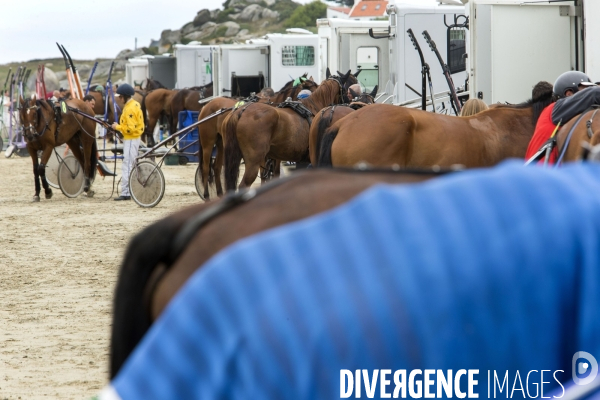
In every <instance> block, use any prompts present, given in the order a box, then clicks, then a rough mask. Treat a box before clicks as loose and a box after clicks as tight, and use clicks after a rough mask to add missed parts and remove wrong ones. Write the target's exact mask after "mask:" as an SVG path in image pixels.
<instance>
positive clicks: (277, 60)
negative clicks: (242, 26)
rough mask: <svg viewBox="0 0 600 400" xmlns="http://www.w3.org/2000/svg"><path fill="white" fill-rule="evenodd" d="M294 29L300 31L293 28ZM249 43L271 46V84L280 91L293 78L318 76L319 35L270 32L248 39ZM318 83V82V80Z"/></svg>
mask: <svg viewBox="0 0 600 400" xmlns="http://www.w3.org/2000/svg"><path fill="white" fill-rule="evenodd" d="M293 31H298V30H297V29H293ZM301 31H303V30H301ZM247 43H249V44H264V45H267V46H268V47H269V66H270V71H271V73H270V80H269V86H270V87H271V88H272V89H273V90H275V91H278V90H279V89H281V88H282V87H283V85H285V84H286V83H287V82H289V81H290V80H292V79H297V78H298V77H300V76H302V75H304V74H307V77H309V78H310V77H311V76H312V77H313V79H315V81H316V80H317V78H318V72H319V71H318V66H317V56H318V45H319V37H318V36H317V35H315V34H312V33H310V32H309V31H306V33H302V34H280V33H270V34H267V35H266V36H265V37H264V38H261V39H251V40H248V42H247ZM317 83H318V82H317Z"/></svg>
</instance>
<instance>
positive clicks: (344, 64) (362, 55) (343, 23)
mask: <svg viewBox="0 0 600 400" xmlns="http://www.w3.org/2000/svg"><path fill="white" fill-rule="evenodd" d="M387 27H388V22H387V21H355V20H348V19H340V18H323V19H318V20H317V28H318V35H319V63H318V64H319V65H318V72H319V74H318V79H319V81H322V80H323V79H325V77H326V71H327V68H329V70H330V71H331V73H332V74H335V73H337V71H339V72H342V73H346V72H348V70H352V73H354V72H356V71H357V70H359V69H360V70H361V73H360V75H359V76H358V81H359V82H360V83H361V86H362V87H363V89H364V90H366V91H371V90H373V88H374V87H375V85H379V91H380V92H381V89H382V86H383V85H385V83H386V82H387V80H388V75H389V71H388V65H389V48H388V42H387V41H384V40H377V39H376V38H373V37H372V36H370V35H369V31H370V30H371V31H372V30H375V31H378V32H379V31H386V30H387Z"/></svg>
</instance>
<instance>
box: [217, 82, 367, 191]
mask: <svg viewBox="0 0 600 400" xmlns="http://www.w3.org/2000/svg"><path fill="white" fill-rule="evenodd" d="M355 81H356V78H354V77H353V76H352V75H351V74H350V71H348V73H347V74H346V75H344V76H342V77H338V76H335V77H329V76H328V79H326V80H325V81H323V83H321V85H320V86H319V88H318V89H317V90H315V91H314V92H313V93H312V94H311V96H310V97H308V98H306V99H302V100H300V101H299V104H301V105H302V106H303V109H304V110H305V112H306V111H307V113H306V115H305V116H301V115H300V114H299V113H298V112H296V111H294V110H293V109H291V108H287V107H286V108H275V107H271V106H269V105H266V104H260V103H253V104H250V105H247V106H243V107H240V108H238V109H236V110H234V111H232V112H231V113H230V114H229V116H227V118H226V119H225V121H224V122H223V124H224V126H225V127H226V128H225V129H224V131H225V137H224V147H225V186H226V187H227V190H235V189H236V186H237V178H238V174H239V167H240V161H241V159H242V157H243V158H244V162H245V164H246V165H245V167H246V170H245V172H244V177H243V179H242V183H241V186H242V187H249V186H250V185H252V183H253V182H254V180H255V179H256V175H257V174H258V171H259V170H260V168H261V167H263V168H264V165H263V164H264V163H265V160H266V159H267V158H271V159H275V160H285V161H296V162H299V161H304V160H308V131H309V128H310V123H311V119H312V117H313V116H314V115H315V114H316V113H317V112H318V111H319V110H321V109H322V108H323V107H326V106H328V105H330V104H336V103H342V102H345V101H344V99H347V96H346V90H347V87H346V84H347V83H348V82H351V84H353V83H355Z"/></svg>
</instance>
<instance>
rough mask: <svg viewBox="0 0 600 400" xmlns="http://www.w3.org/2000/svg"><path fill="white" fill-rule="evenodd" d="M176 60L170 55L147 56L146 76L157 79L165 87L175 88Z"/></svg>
mask: <svg viewBox="0 0 600 400" xmlns="http://www.w3.org/2000/svg"><path fill="white" fill-rule="evenodd" d="M176 66H177V60H176V59H175V57H172V56H170V55H162V56H154V57H152V58H148V78H150V79H153V80H156V81H159V82H160V83H162V84H163V86H165V87H166V88H167V89H174V88H175V81H176V74H177V71H176Z"/></svg>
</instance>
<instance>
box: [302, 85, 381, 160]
mask: <svg viewBox="0 0 600 400" xmlns="http://www.w3.org/2000/svg"><path fill="white" fill-rule="evenodd" d="M377 87H378V86H377V85H375V87H374V88H373V90H372V91H371V93H361V94H356V93H352V95H353V96H354V99H355V100H353V101H352V103H350V104H339V105H334V106H329V107H325V108H323V109H322V110H321V111H320V112H318V113H317V114H316V115H315V118H314V119H313V121H312V124H311V125H310V131H309V133H308V152H309V156H310V163H311V165H314V166H317V161H318V155H319V153H320V145H321V140H322V138H323V134H324V133H325V130H326V129H327V128H329V127H330V126H331V125H332V124H333V123H335V122H336V121H338V120H339V119H342V118H343V117H345V116H346V115H348V114H350V113H351V112H352V111H355V110H358V109H360V108H362V107H364V106H365V105H368V104H373V103H375V96H376V95H377ZM349 90H350V91H351V92H354V91H353V90H352V89H349Z"/></svg>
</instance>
